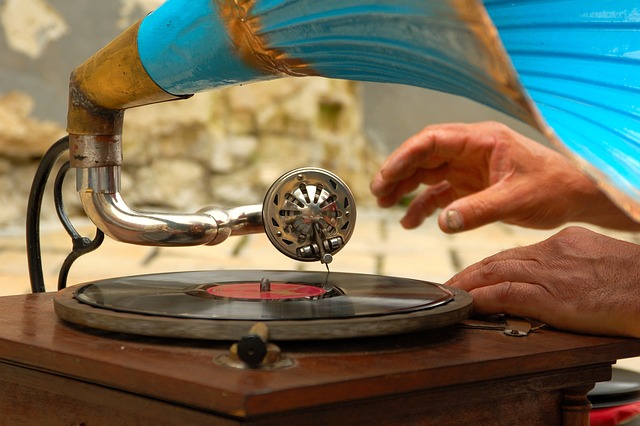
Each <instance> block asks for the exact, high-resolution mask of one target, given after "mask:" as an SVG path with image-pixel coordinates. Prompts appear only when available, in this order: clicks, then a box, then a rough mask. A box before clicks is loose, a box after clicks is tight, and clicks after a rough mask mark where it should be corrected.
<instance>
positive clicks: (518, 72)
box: [69, 0, 640, 220]
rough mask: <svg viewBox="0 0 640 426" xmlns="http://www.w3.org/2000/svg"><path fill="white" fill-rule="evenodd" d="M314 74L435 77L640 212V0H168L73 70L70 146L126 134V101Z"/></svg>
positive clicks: (423, 80)
mask: <svg viewBox="0 0 640 426" xmlns="http://www.w3.org/2000/svg"><path fill="white" fill-rule="evenodd" d="M122 52H124V53H122ZM123 69H124V70H125V72H123ZM310 75H318V76H324V77H329V78H340V79H350V80H362V81H377V82H390V83H401V84H407V85H412V86H420V87H426V88H430V89H435V90H439V91H443V92H449V93H452V94H455V95H461V96H464V97H467V98H470V99H473V100H476V101H478V102H480V103H483V104H486V105H488V106H490V107H493V108H495V109H497V110H500V111H502V112H505V113H507V114H510V115H512V116H514V117H516V118H519V119H520V120H523V121H525V122H527V123H529V124H531V125H532V126H534V127H536V128H538V129H539V130H541V131H542V132H543V133H544V134H545V135H546V136H547V137H548V138H549V139H550V140H551V141H552V142H553V143H555V145H556V146H557V147H558V148H559V149H560V150H562V151H563V152H564V153H565V154H567V155H568V156H570V157H571V158H573V159H574V160H575V161H576V163H577V164H578V165H579V166H580V167H582V168H583V169H584V170H585V171H586V172H588V173H589V174H590V175H591V176H592V177H593V178H594V179H595V180H596V181H597V182H598V183H599V184H600V185H601V187H602V188H603V189H604V190H605V191H606V192H607V193H608V194H609V195H610V197H611V198H612V199H613V200H615V201H616V202H617V203H618V204H619V205H620V206H621V207H622V208H623V209H625V210H626V211H627V212H628V213H629V214H630V215H631V216H633V217H634V218H636V219H638V220H640V120H639V117H640V4H639V3H638V2H637V0H555V1H553V0H517V1H506V0H485V1H484V2H481V1H474V0H216V1H213V0H169V1H167V2H166V3H164V4H163V5H162V6H161V7H160V8H159V9H158V10H156V11H154V12H152V13H151V14H149V15H148V16H147V17H146V18H144V19H143V20H142V21H141V23H138V24H136V25H135V26H134V27H132V28H131V29H130V30H129V31H128V32H127V33H125V34H123V35H122V36H121V37H120V38H119V39H116V40H115V41H114V42H113V43H112V44H110V45H109V46H107V47H105V48H104V49H103V50H102V51H101V52H98V53H97V54H96V55H94V57H92V58H91V59H90V60H89V61H87V62H86V63H85V64H83V65H82V66H81V67H79V68H78V69H77V70H76V71H75V72H74V76H73V77H72V85H71V86H72V90H71V102H70V104H71V105H70V114H69V133H70V135H71V141H72V146H73V144H74V140H75V141H76V142H75V143H76V144H77V146H78V147H80V148H82V147H83V146H84V144H85V143H87V141H88V140H89V141H90V140H91V139H92V138H93V137H94V136H92V135H97V134H100V135H102V136H104V135H110V134H111V135H116V136H114V137H113V139H114V140H116V139H118V140H119V132H121V124H120V122H121V120H122V114H121V111H122V110H124V109H126V108H129V107H133V106H139V105H143V104H146V103H152V102H159V101H165V100H171V99H176V98H181V97H185V96H188V95H190V94H193V93H196V92H199V91H203V90H207V89H211V88H214V87H219V86H225V85H230V84H238V83H243V82H249V81H257V80H265V79H271V78H277V77H281V76H310ZM87 105H90V107H87ZM105 117H107V119H105ZM108 117H111V118H108ZM95 129H98V130H95ZM102 136H101V137H102ZM107 139H108V138H107ZM108 163H109V160H108V159H106V157H105V159H104V161H102V163H101V164H108ZM75 167H91V166H90V165H89V164H88V163H87V162H85V163H79V164H76V165H75Z"/></svg>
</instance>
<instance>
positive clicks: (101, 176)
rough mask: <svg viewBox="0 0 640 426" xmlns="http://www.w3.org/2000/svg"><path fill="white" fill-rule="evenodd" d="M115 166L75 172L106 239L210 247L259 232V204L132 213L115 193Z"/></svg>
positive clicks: (91, 215) (87, 207)
mask: <svg viewBox="0 0 640 426" xmlns="http://www.w3.org/2000/svg"><path fill="white" fill-rule="evenodd" d="M119 182H120V167H119V166H108V167H96V168H82V169H78V170H77V186H78V192H79V193H80V200H81V202H82V206H83V208H84V210H85V212H86V214H87V216H88V217H89V218H90V219H91V220H92V222H93V223H94V224H95V225H96V226H97V227H98V228H100V229H101V230H102V231H103V232H104V233H105V234H107V235H109V236H110V237H111V238H113V239H115V240H117V241H122V242H126V243H130V244H139V245H153V246H193V245H203V244H205V245H215V244H219V243H221V242H223V241H224V240H226V239H227V238H228V237H230V236H231V235H244V234H251V233H259V232H263V226H262V205H261V204H256V205H249V206H243V207H235V208H231V209H219V208H213V207H207V208H203V209H201V210H199V211H198V212H195V213H191V214H189V213H156V212H144V211H138V210H135V209H133V208H131V207H129V206H128V205H127V203H126V202H125V201H124V200H123V198H122V196H121V194H120V188H119V186H120V184H119Z"/></svg>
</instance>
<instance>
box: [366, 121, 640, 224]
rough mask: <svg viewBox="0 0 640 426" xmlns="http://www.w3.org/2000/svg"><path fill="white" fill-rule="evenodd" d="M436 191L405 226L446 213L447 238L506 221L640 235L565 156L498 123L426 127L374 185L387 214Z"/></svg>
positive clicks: (413, 208)
mask: <svg viewBox="0 0 640 426" xmlns="http://www.w3.org/2000/svg"><path fill="white" fill-rule="evenodd" d="M420 184H426V185H429V186H428V187H427V189H426V190H425V191H424V192H422V193H421V194H419V195H417V196H416V197H415V198H414V199H413V200H412V202H411V204H410V205H409V207H408V209H407V212H406V214H405V216H404V218H403V219H402V220H401V223H402V225H403V226H404V227H405V228H415V227H417V226H419V225H420V224H421V223H422V222H423V221H424V219H425V218H426V217H427V216H429V215H431V214H432V213H434V211H435V210H436V209H438V208H442V209H444V210H443V211H442V213H441V214H440V216H439V220H438V223H439V225H440V228H441V229H442V230H443V231H444V232H459V231H463V230H469V229H473V228H477V227H479V226H482V225H485V224H488V223H491V222H495V221H504V222H506V223H511V224H516V225H520V226H525V227H530V228H538V229H550V228H554V227H557V226H560V225H562V224H564V223H566V222H568V221H585V222H591V223H593V224H597V225H602V226H609V227H613V228H619V229H629V230H632V229H640V224H638V223H636V222H634V221H633V220H631V219H630V218H628V217H627V216H626V215H625V214H624V213H623V212H622V211H621V210H619V209H618V208H617V207H616V206H615V205H613V204H612V203H611V202H610V201H609V200H608V198H607V197H606V196H605V195H604V194H603V193H602V192H601V191H600V190H599V189H598V188H597V187H596V185H595V184H594V183H593V182H592V181H591V180H590V179H589V178H587V177H586V176H585V175H584V174H583V173H582V172H580V171H579V170H578V169H577V168H576V167H575V166H574V165H573V164H572V163H571V162H570V161H569V160H568V159H566V158H565V157H564V156H562V155H561V154H559V153H557V152H555V151H553V150H551V149H549V148H547V147H545V146H543V145H541V144H539V143H537V142H535V141H533V140H531V139H528V138H526V137H525V136H523V135H521V134H519V133H517V132H515V131H513V130H511V129H510V128H508V127H507V126H505V125H502V124H500V123H495V122H483V123H476V124H443V125H434V126H429V127H426V128H425V129H424V130H422V131H421V132H420V133H418V134H416V135H415V136H413V137H411V138H409V139H408V140H407V141H406V142H405V143H403V144H402V145H401V146H400V147H399V148H398V149H397V150H396V151H395V152H394V153H392V154H391V155H390V156H389V158H388V159H387V160H386V161H385V163H384V164H383V165H382V167H381V168H380V170H379V171H378V173H377V174H376V176H375V178H374V180H373V181H372V183H371V191H372V193H373V194H374V195H375V196H376V197H377V199H378V204H379V205H380V206H381V207H390V206H393V205H395V204H396V203H397V202H398V201H399V200H400V199H401V198H402V197H403V196H405V195H406V194H408V193H410V192H412V191H413V190H415V189H416V188H417V187H418V186H419V185H420Z"/></svg>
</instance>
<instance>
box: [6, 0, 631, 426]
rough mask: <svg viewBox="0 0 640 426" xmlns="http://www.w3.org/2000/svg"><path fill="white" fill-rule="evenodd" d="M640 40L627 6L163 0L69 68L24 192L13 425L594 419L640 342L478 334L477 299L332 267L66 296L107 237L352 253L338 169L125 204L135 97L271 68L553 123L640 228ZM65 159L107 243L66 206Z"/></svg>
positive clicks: (81, 289)
mask: <svg viewBox="0 0 640 426" xmlns="http://www.w3.org/2000/svg"><path fill="white" fill-rule="evenodd" d="M638 34H640V18H639V15H638V7H637V4H636V1H632V0H617V1H609V0H557V1H539V0H536V1H533V0H519V1H503V0H485V1H484V2H480V1H474V0H468V1H467V0H437V1H436V0H434V1H430V0H215V1H214V0H169V1H167V2H166V3H164V4H163V5H162V6H161V7H160V8H159V9H157V10H156V11H153V12H151V13H150V14H149V15H147V16H146V17H145V18H144V19H142V20H141V21H140V22H139V23H137V24H135V25H134V26H133V27H131V28H130V29H128V30H127V31H125V32H124V33H123V34H122V35H120V36H119V37H117V38H116V39H115V40H113V42H111V43H110V44H109V45H107V46H106V47H104V48H103V49H102V50H100V51H99V52H97V53H96V54H95V55H94V56H93V57H91V58H90V59H89V60H87V61H86V62H85V63H84V64H82V65H80V66H79V67H78V68H76V69H75V70H74V71H73V73H72V75H71V81H70V88H69V113H68V133H69V135H68V136H67V137H65V138H63V139H61V140H60V141H58V142H57V143H55V144H54V145H53V146H52V147H51V149H50V150H49V151H48V152H47V154H46V155H45V157H44V158H43V161H42V163H41V165H40V167H39V169H38V171H37V173H36V176H35V178H34V183H33V187H32V192H31V195H30V199H29V216H28V218H27V243H28V255H29V269H30V278H31V285H32V290H33V294H30V295H19V296H12V297H8V298H0V310H2V312H3V313H4V315H3V317H2V319H1V320H2V321H3V323H2V327H0V341H1V342H2V345H0V384H1V386H0V412H1V413H2V416H3V417H2V420H3V421H8V422H11V421H14V422H23V421H24V420H25V419H27V420H28V421H29V422H31V423H30V424H113V423H118V424H132V425H133V424H154V425H155V424H224V425H230V424H262V425H268V424H269V425H272V424H286V423H288V424H317V425H323V424H399V423H402V424H438V425H441V424H540V425H549V424H566V425H567V424H571V425H578V424H580V425H586V424H588V421H589V407H590V404H589V401H588V400H587V392H588V391H589V390H590V389H591V387H593V384H594V383H595V382H597V381H604V380H608V379H609V378H610V377H611V364H612V363H614V362H615V361H616V359H619V358H625V357H631V356H638V354H640V343H638V341H637V340H634V339H624V338H614V337H602V336H586V335H579V334H571V333H563V332H561V331H557V330H553V329H550V328H542V329H540V330H537V331H535V332H533V329H532V328H531V325H530V324H529V323H527V322H526V321H523V320H522V319H513V318H506V319H505V318H501V319H497V320H496V322H494V323H489V324H488V323H486V322H483V323H482V324H479V327H480V328H483V329H482V330H478V327H472V328H469V327H470V326H472V325H473V324H470V323H469V322H468V321H466V322H465V325H464V326H461V325H460V324H459V322H460V321H462V320H464V319H465V318H467V317H468V315H469V311H470V308H471V297H470V296H469V295H468V294H467V293H465V292H462V291H459V290H455V289H452V288H448V287H446V286H443V285H440V284H437V283H428V282H424V281H421V280H414V279H408V278H395V277H385V276H377V275H363V274H354V273H344V272H335V271H329V270H328V268H327V272H326V273H325V272H322V273H319V272H299V271H255V270H235V271H186V272H183V271H177V272H172V273H164V274H148V275H142V276H132V277H115V278H108V279H103V280H98V281H94V282H87V283H81V284H76V285H73V286H70V287H67V286H66V284H67V283H66V281H67V273H68V271H69V268H70V267H71V266H72V264H73V262H74V261H75V260H76V259H77V258H78V257H79V256H82V255H83V254H85V253H88V252H90V251H92V250H95V249H96V248H98V246H99V245H100V243H101V242H102V240H103V239H104V237H105V234H106V235H108V236H109V237H111V238H114V239H116V240H119V241H122V242H125V243H131V244H145V245H152V246H185V245H195V244H208V245H216V244H220V243H224V241H226V240H227V239H228V238H230V237H233V236H235V235H243V234H247V233H265V234H266V236H267V238H268V239H269V240H270V241H271V242H272V243H273V245H274V247H275V249H276V250H279V251H280V252H282V254H283V255H286V256H289V257H292V258H294V259H296V260H298V261H301V262H322V263H324V264H325V265H328V264H329V263H330V262H331V261H332V259H333V258H334V257H336V256H340V253H339V252H340V250H341V249H342V248H344V247H345V245H346V244H348V242H349V238H350V236H351V233H352V231H353V229H354V227H355V226H356V216H357V215H356V206H355V202H354V197H353V195H352V193H351V191H350V190H349V187H348V185H347V183H346V182H344V181H342V179H341V178H340V177H338V176H336V175H335V174H333V173H332V172H330V171H327V170H323V169H317V168H312V167H306V168H301V169H297V170H283V171H282V172H283V174H282V177H281V178H279V179H277V180H276V181H275V182H274V184H273V186H272V187H271V188H270V189H269V190H268V191H267V193H266V194H265V197H264V199H263V200H256V201H257V202H258V204H255V205H251V206H240V207H233V208H219V207H204V208H202V209H200V210H199V211H197V212H195V213H190V214H187V213H175V214H166V213H156V212H149V211H138V210H135V209H133V208H131V207H129V206H128V205H127V204H126V202H125V201H124V199H123V196H122V195H121V194H120V185H119V183H120V182H119V178H120V167H121V165H122V163H123V152H122V138H123V137H126V135H123V134H122V124H123V119H124V111H125V110H127V109H129V108H133V107H143V106H144V105H147V104H151V103H155V102H166V101H174V100H180V99H186V98H188V97H189V96H190V95H191V94H193V93H196V92H199V91H203V90H208V89H215V88H218V87H223V86H228V85H233V84H248V83H250V82H253V81H259V80H268V79H274V78H279V77H292V78H299V77H304V76H311V75H314V76H324V77H326V78H340V79H350V80H363V81H377V82H391V83H401V84H407V85H412V86H420V87H427V88H432V89H436V90H440V91H444V92H449V93H452V94H455V95H462V96H465V97H468V98H471V99H473V100H476V101H479V102H481V103H484V104H486V105H489V106H491V107H493V108H495V109H498V110H500V111H503V112H506V113H508V114H510V115H512V116H514V117H516V118H519V119H520V120H522V121H524V122H526V123H529V124H531V125H532V126H534V127H536V128H537V129H539V130H540V131H541V132H542V133H543V134H545V135H546V136H547V137H548V138H549V140H550V141H551V142H552V143H553V144H555V146H556V147H557V148H558V149H560V150H562V151H563V152H564V153H565V154H566V155H568V156H569V157H571V158H573V159H574V160H575V162H576V163H577V164H578V165H579V166H580V167H582V168H583V169H584V170H585V172H587V173H589V174H590V175H591V176H592V177H593V178H594V179H595V180H596V181H597V182H598V183H599V184H600V185H601V187H602V188H603V189H604V190H605V191H606V192H607V193H608V194H609V196H610V197H611V198H612V199H613V200H615V202H616V203H618V204H619V205H620V207H621V208H623V209H624V210H625V211H627V212H628V213H629V215H630V216H632V217H634V218H636V219H640V163H639V160H638V159H640V143H639V142H638V140H639V139H638V135H639V134H640V133H639V130H640V126H639V125H638V117H639V111H640V109H639V105H640V103H639V102H640V101H638V99H639V96H638V95H639V93H640V80H639V79H640V57H639V56H638V52H640V37H639V36H638ZM186 102H188V100H187V101H186ZM67 152H68V154H67ZM63 156H66V157H67V159H68V161H67V162H65V163H64V164H63V165H62V167H61V168H59V170H58V172H57V174H56V176H55V181H54V185H53V187H54V199H55V204H56V209H57V211H58V215H59V217H60V219H61V222H62V224H63V226H64V227H65V229H66V230H67V231H68V233H69V235H70V236H71V239H72V243H73V250H72V252H71V253H70V254H69V256H68V257H67V259H66V261H65V262H64V264H63V265H62V268H61V270H60V275H59V281H58V291H57V292H53V293H46V292H44V291H45V286H44V282H43V274H42V264H41V258H40V240H39V213H40V209H41V203H42V197H43V193H44V191H45V183H46V181H47V180H48V178H49V176H50V175H51V173H52V171H53V170H54V168H55V167H56V164H57V160H58V159H60V158H61V157H63ZM70 169H74V170H75V174H76V182H77V190H78V193H79V196H80V199H81V201H82V204H83V206H84V210H85V212H86V214H87V216H88V217H89V218H90V219H91V221H92V222H93V223H94V224H95V225H96V226H97V228H98V230H97V231H96V234H95V236H94V237H93V238H88V237H83V236H82V235H80V234H79V233H78V232H77V231H76V230H75V229H74V227H73V225H72V223H71V220H70V219H69V217H68V216H67V214H66V212H65V208H64V203H63V199H62V198H63V197H62V190H61V187H62V181H63V180H64V179H65V176H66V175H67V172H68V171H69V170H70ZM212 250H215V247H213V248H212ZM503 321H506V322H507V324H506V326H505V324H504V323H503ZM518 321H520V322H519V323H518ZM524 323H526V324H524ZM485 329H486V330H485ZM229 341H233V343H232V344H231V345H230V344H229ZM273 341H275V342H277V344H278V346H276V345H275V343H274V342H273Z"/></svg>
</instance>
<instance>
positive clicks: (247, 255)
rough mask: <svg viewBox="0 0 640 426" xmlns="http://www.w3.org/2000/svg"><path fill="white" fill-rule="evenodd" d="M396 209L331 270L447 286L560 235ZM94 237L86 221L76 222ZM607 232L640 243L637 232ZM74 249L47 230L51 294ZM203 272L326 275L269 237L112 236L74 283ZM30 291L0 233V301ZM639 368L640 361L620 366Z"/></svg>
mask: <svg viewBox="0 0 640 426" xmlns="http://www.w3.org/2000/svg"><path fill="white" fill-rule="evenodd" d="M401 215H402V212H401V211H399V210H384V211H382V210H377V209H376V210H370V211H364V212H362V211H360V212H359V213H358V218H357V223H356V228H355V231H354V234H353V237H352V239H351V241H350V242H349V243H348V244H347V245H346V246H345V248H344V249H343V250H342V251H340V252H339V253H338V254H337V255H336V256H335V257H334V261H333V263H332V264H331V265H330V268H331V270H332V271H340V272H358V273H374V274H385V275H393V276H401V277H410V278H418V279H423V280H428V281H435V282H443V281H445V280H446V279H448V278H449V277H450V276H451V275H453V274H454V273H455V272H457V271H458V270H460V269H461V268H464V267H466V266H468V265H470V264H472V263H474V262H476V261H479V260H481V259H483V258H484V257H486V256H489V255H491V254H493V253H496V252H498V251H500V250H504V249H507V248H510V247H516V246H521V245H528V244H533V243H536V242H538V241H541V240H543V239H545V238H547V237H549V236H551V235H553V234H554V233H555V232H556V231H539V230H528V229H522V228H517V227H512V226H508V225H504V224H493V225H490V226H486V227H483V228H481V229H478V230H475V231H470V232H466V233H463V234H458V235H446V234H444V233H442V232H441V231H440V230H439V229H438V227H437V223H436V221H435V219H429V220H428V221H427V223H425V224H424V225H423V226H421V227H420V228H419V229H416V230H412V231H407V230H404V229H402V228H401V227H400V225H399V224H398V220H399V219H400V217H401ZM76 226H77V227H78V228H79V229H80V230H81V231H82V232H83V235H87V236H92V235H93V228H92V227H91V226H90V224H88V223H86V222H85V223H83V224H82V223H81V224H76ZM608 234H610V235H612V236H615V237H618V238H621V239H626V240H629V241H634V242H636V243H640V235H633V234H625V233H612V232H608ZM70 248H71V244H70V240H69V239H68V237H67V236H66V234H65V233H64V231H63V230H62V228H61V227H60V226H59V225H58V224H56V223H52V224H45V225H43V226H42V249H43V252H42V256H43V264H44V271H45V281H46V283H47V290H50V291H54V290H55V289H56V285H57V284H56V281H57V274H58V271H59V269H60V265H61V264H62V261H63V260H64V258H65V257H66V255H67V254H68V252H69V250H70ZM203 269H298V270H318V269H320V270H323V269H324V266H323V265H321V264H319V263H301V262H295V261H293V260H291V259H289V258H287V257H286V256H284V255H282V254H280V252H278V251H277V250H276V249H275V248H274V247H273V246H272V245H271V243H270V242H269V241H268V239H267V237H266V236H265V235H262V234H260V235H250V236H245V237H232V238H230V239H229V240H227V241H226V242H224V243H223V244H220V245H218V246H198V247H179V248H156V247H145V246H134V245H130V244H123V243H119V242H115V241H113V240H110V239H109V238H107V239H106V240H105V242H104V244H103V245H102V246H101V247H100V248H99V249H98V250H97V251H95V252H93V253H90V254H88V255H86V256H84V257H82V258H80V260H78V261H77V262H76V264H75V265H74V267H73V268H72V270H71V273H70V276H69V285H72V284H77V283H82V282H85V281H87V280H93V279H99V278H107V277H112V276H120V275H133V274H144V273H152V272H162V271H179V270H203ZM28 292H30V287H29V278H28V272H27V260H26V244H25V237H24V231H23V230H22V229H18V230H0V296H2V295H10V294H20V293H28ZM621 365H624V366H629V367H631V368H634V369H638V370H639V371H640V358H639V359H633V360H628V361H621Z"/></svg>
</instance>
